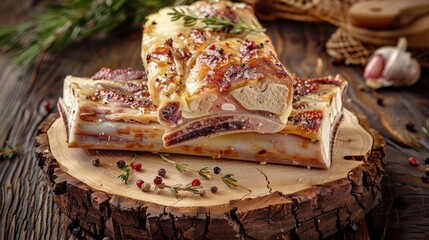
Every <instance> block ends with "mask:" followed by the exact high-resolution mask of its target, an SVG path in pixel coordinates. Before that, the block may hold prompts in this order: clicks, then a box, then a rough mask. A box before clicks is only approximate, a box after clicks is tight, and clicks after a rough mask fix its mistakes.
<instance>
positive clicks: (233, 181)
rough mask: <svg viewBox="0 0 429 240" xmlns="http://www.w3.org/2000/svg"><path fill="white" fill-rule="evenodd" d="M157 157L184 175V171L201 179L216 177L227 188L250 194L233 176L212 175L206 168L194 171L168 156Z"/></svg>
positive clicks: (194, 169)
mask: <svg viewBox="0 0 429 240" xmlns="http://www.w3.org/2000/svg"><path fill="white" fill-rule="evenodd" d="M159 156H160V157H161V159H162V160H164V161H166V162H168V163H170V164H173V165H174V167H176V169H177V170H178V171H179V172H181V173H184V172H186V171H193V172H196V173H198V174H199V175H200V176H201V177H203V178H205V179H210V178H211V177H218V178H220V179H221V180H222V182H224V183H225V184H226V185H227V186H228V187H239V188H242V189H244V190H246V191H249V192H251V190H250V189H248V188H247V187H244V186H242V185H240V184H238V181H237V180H236V179H234V178H233V176H234V174H214V173H212V172H210V171H209V170H208V168H207V167H203V168H201V169H196V168H193V167H190V166H188V165H187V164H183V163H177V162H175V161H172V160H170V159H168V158H167V157H168V154H159Z"/></svg>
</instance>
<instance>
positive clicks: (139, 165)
mask: <svg viewBox="0 0 429 240" xmlns="http://www.w3.org/2000/svg"><path fill="white" fill-rule="evenodd" d="M132 167H133V169H134V170H136V171H140V170H141V169H142V164H141V163H139V162H135V163H133V165H132Z"/></svg>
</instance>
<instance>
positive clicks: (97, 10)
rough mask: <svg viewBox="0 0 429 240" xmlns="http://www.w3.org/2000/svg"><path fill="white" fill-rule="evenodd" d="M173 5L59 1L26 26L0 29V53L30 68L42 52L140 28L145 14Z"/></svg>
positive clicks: (165, 1) (167, 0) (147, 0)
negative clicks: (2, 52)
mask: <svg viewBox="0 0 429 240" xmlns="http://www.w3.org/2000/svg"><path fill="white" fill-rule="evenodd" d="M182 2H183V1H182ZM186 2H187V3H189V2H192V1H190V0H187V1H186ZM174 3H175V0H133V1H127V0H115V1H111V0H60V1H59V3H58V4H57V5H48V6H45V7H41V8H37V9H36V10H35V12H34V14H33V19H31V20H30V21H28V22H24V23H19V24H12V25H6V26H0V50H3V51H6V52H9V53H10V54H12V56H13V57H15V59H14V61H13V62H14V63H15V64H17V65H22V64H27V63H30V64H31V63H33V62H34V61H35V59H36V58H37V56H38V55H39V54H40V53H42V52H48V53H55V52H57V51H58V50H61V49H63V48H64V47H66V46H68V45H70V44H71V43H73V42H76V41H80V40H83V39H86V38H88V37H90V36H93V35H95V34H98V33H102V34H105V33H110V32H112V31H119V30H124V29H130V27H131V28H132V27H133V26H139V27H140V26H141V24H142V23H143V22H144V20H145V18H146V16H147V15H148V14H150V13H151V12H154V11H156V10H158V9H160V8H162V7H165V6H169V5H172V4H174Z"/></svg>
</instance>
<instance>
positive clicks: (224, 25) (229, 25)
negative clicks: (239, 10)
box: [168, 7, 265, 34]
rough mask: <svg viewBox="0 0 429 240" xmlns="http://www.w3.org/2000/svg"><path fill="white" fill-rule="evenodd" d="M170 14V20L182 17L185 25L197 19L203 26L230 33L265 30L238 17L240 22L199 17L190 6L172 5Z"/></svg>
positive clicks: (191, 24) (224, 18)
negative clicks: (183, 7)
mask: <svg viewBox="0 0 429 240" xmlns="http://www.w3.org/2000/svg"><path fill="white" fill-rule="evenodd" d="M168 15H170V16H171V21H178V20H180V19H183V25H184V26H185V27H191V26H194V25H195V24H197V22H198V21H200V22H202V23H204V25H205V26H204V28H209V29H211V30H213V31H215V32H218V31H226V32H229V33H232V34H240V33H243V32H265V28H259V27H257V24H256V23H255V22H253V21H252V25H253V26H251V25H248V24H246V23H245V21H244V20H243V19H241V18H240V22H238V23H237V22H234V21H232V20H231V19H229V18H226V17H219V16H211V17H199V16H198V15H197V14H196V13H195V12H193V11H192V10H191V9H190V8H185V10H183V9H179V8H175V7H172V8H171V12H169V13H168Z"/></svg>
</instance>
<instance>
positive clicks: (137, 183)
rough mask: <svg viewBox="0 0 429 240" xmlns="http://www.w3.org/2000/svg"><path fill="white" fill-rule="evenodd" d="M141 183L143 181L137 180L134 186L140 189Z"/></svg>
mask: <svg viewBox="0 0 429 240" xmlns="http://www.w3.org/2000/svg"><path fill="white" fill-rule="evenodd" d="M143 183H144V181H143V180H141V179H139V180H137V182H136V185H137V187H139V188H142V185H143Z"/></svg>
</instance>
